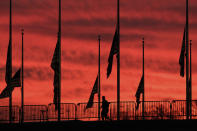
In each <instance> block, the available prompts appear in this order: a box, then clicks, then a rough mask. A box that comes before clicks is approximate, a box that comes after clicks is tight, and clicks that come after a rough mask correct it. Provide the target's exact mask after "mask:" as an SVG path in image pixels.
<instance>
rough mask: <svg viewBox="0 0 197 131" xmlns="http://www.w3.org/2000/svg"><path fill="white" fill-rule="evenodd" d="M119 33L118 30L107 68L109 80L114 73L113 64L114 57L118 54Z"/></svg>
mask: <svg viewBox="0 0 197 131" xmlns="http://www.w3.org/2000/svg"><path fill="white" fill-rule="evenodd" d="M118 39H119V38H118V31H117V28H116V32H115V34H114V38H113V42H112V46H111V51H110V54H109V58H108V67H107V78H108V77H109V76H110V74H111V71H112V64H113V56H114V55H115V54H117V53H118Z"/></svg>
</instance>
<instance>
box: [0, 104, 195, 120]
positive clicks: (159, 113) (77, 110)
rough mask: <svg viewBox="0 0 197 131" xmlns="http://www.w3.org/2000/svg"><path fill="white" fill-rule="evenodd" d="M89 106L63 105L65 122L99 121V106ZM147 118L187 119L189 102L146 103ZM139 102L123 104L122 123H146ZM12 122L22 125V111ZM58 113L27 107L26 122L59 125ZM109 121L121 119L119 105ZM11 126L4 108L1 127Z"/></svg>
mask: <svg viewBox="0 0 197 131" xmlns="http://www.w3.org/2000/svg"><path fill="white" fill-rule="evenodd" d="M86 104H87V103H78V104H74V103H61V120H98V103H97V102H95V103H94V104H93V107H92V108H88V109H85V108H86ZM144 105H145V112H144V118H145V119H146V120H163V119H170V120H177V119H178V120H183V119H186V101H185V100H173V101H145V103H144ZM135 107H136V102H133V101H122V102H120V120H142V119H143V118H142V102H141V103H140V104H139V108H138V109H136V108H135ZM12 112H13V114H12V115H13V117H12V121H13V122H15V123H18V122H20V116H21V115H20V107H18V106H13V107H12ZM57 116H58V114H57V111H56V110H55V105H54V104H49V105H48V106H46V105H25V106H24V121H25V122H43V121H56V120H57ZM108 117H109V119H111V120H116V119H117V103H116V102H110V106H109V113H108ZM192 119H197V100H193V101H192ZM6 122H9V106H0V123H6Z"/></svg>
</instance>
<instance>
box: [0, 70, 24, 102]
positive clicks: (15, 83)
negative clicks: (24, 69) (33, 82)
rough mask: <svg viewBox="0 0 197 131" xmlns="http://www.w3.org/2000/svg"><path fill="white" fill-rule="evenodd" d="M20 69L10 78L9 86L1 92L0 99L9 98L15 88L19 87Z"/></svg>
mask: <svg viewBox="0 0 197 131" xmlns="http://www.w3.org/2000/svg"><path fill="white" fill-rule="evenodd" d="M20 74H21V69H19V70H18V71H17V72H16V73H15V75H14V76H13V77H12V79H11V81H10V84H8V85H7V86H6V88H5V89H4V90H3V91H2V92H1V94H0V99H2V98H7V97H10V96H11V94H12V91H13V90H14V88H15V87H21V77H20V76H21V75H20Z"/></svg>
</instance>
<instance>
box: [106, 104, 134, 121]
mask: <svg viewBox="0 0 197 131" xmlns="http://www.w3.org/2000/svg"><path fill="white" fill-rule="evenodd" d="M134 112H135V102H132V101H121V102H120V120H134V118H135V116H134V115H135V114H134ZM108 116H109V118H110V120H116V119H117V103H116V102H111V103H110V106H109V113H108Z"/></svg>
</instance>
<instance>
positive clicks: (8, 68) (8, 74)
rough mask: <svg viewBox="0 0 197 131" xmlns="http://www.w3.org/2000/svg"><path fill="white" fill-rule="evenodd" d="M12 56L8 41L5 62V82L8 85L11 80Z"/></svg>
mask: <svg viewBox="0 0 197 131" xmlns="http://www.w3.org/2000/svg"><path fill="white" fill-rule="evenodd" d="M11 64H12V54H11V42H10V41H9V45H8V51H7V61H6V74H5V81H6V83H7V85H8V83H9V82H10V80H11V78H12V72H11V70H12V65H11Z"/></svg>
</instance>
